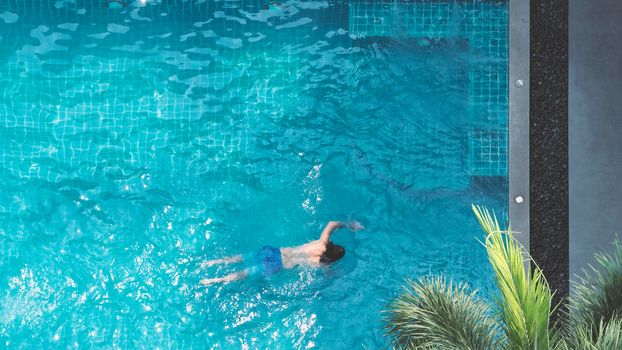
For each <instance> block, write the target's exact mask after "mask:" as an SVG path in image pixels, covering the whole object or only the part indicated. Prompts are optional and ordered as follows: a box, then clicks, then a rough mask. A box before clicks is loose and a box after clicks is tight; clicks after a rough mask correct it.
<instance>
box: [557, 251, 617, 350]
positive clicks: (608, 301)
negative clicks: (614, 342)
mask: <svg viewBox="0 0 622 350" xmlns="http://www.w3.org/2000/svg"><path fill="white" fill-rule="evenodd" d="M614 246H615V248H614V251H613V253H612V254H611V255H610V254H606V253H598V254H596V255H595V257H596V262H597V264H596V266H595V267H594V266H590V270H589V271H585V277H584V278H580V280H579V282H578V283H576V284H575V292H576V293H575V294H574V295H573V296H571V298H570V303H569V304H570V329H571V330H572V329H576V328H578V327H580V326H581V325H586V326H588V327H589V328H591V329H593V330H596V329H597V328H598V327H599V325H600V323H601V322H604V323H605V324H607V323H608V322H609V320H611V319H612V318H614V317H616V315H617V316H622V243H620V241H618V240H616V241H615V242H614ZM620 349H622V347H621V348H620Z"/></svg>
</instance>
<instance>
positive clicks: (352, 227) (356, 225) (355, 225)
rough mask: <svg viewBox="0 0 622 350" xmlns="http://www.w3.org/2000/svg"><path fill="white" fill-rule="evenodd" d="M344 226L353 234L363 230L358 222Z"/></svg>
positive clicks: (351, 222) (363, 227)
mask: <svg viewBox="0 0 622 350" xmlns="http://www.w3.org/2000/svg"><path fill="white" fill-rule="evenodd" d="M345 226H346V227H347V228H349V229H350V230H352V231H353V232H356V231H358V230H364V229H365V226H363V225H361V223H360V222H358V221H350V222H348V223H347V224H346V225H345Z"/></svg>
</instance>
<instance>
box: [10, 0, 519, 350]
mask: <svg viewBox="0 0 622 350" xmlns="http://www.w3.org/2000/svg"><path fill="white" fill-rule="evenodd" d="M378 3H379V2H378ZM417 4H419V5H417ZM430 4H432V3H430V2H420V3H419V2H409V3H408V4H407V5H404V6H401V5H400V6H397V5H391V6H388V5H387V6H388V7H387V6H385V5H382V4H380V5H377V4H376V3H375V2H373V1H367V2H356V3H349V2H346V1H336V2H332V1H331V2H326V1H284V2H282V3H272V4H271V5H267V4H265V3H264V2H260V1H227V0H223V1H209V0H208V1H168V2H167V1H153V0H147V1H145V2H143V1H127V3H126V4H125V7H124V6H120V5H119V4H114V6H106V5H105V2H104V1H94V0H93V1H71V0H66V1H60V0H59V1H56V2H54V1H50V2H49V4H46V5H41V2H40V1H34V0H24V1H8V0H0V251H1V252H2V255H1V256H0V348H3V347H6V348H13V349H32V348H35V349H36V348H45V349H48V348H62V349H66V348H69V349H88V348H93V349H110V348H120V349H133V348H142V349H156V348H160V349H177V348H179V349H240V348H242V349H305V348H318V349H355V348H363V347H367V348H369V349H374V348H380V347H382V346H384V345H385V344H386V342H385V339H384V338H383V331H382V322H381V317H382V316H381V313H380V311H381V310H382V309H383V307H384V306H385V305H386V304H387V302H388V300H389V299H390V298H391V297H393V296H395V295H396V293H398V292H399V288H400V284H401V282H402V281H403V279H405V278H414V277H417V276H420V275H423V274H428V273H435V274H436V273H444V274H447V275H452V276H454V278H455V279H456V280H460V281H467V282H469V283H470V284H471V285H473V286H474V287H475V288H479V289H481V290H482V292H483V295H488V294H489V293H491V292H492V291H493V285H492V281H491V271H490V270H489V269H488V268H487V266H486V255H485V251H484V250H483V248H482V247H481V245H480V243H479V242H478V241H477V239H481V237H482V235H481V232H480V231H479V228H478V226H477V224H476V222H475V220H474V218H473V215H472V214H471V211H470V205H471V203H479V204H483V205H487V206H490V207H492V208H496V209H497V210H498V211H499V213H500V214H501V217H505V215H504V214H505V211H506V206H507V200H508V195H507V165H506V162H505V159H507V154H506V153H507V145H506V143H507V91H506V88H505V86H506V75H507V28H506V27H507V4H505V3H499V4H497V3H485V4H482V3H481V2H479V1H460V2H451V3H446V2H439V4H441V5H438V6H436V7H434V6H431V5H430ZM443 4H445V5H447V4H450V5H447V6H445V5H443ZM363 5H365V6H363ZM367 5H369V6H367ZM418 6H419V7H418ZM422 6H423V7H422ZM425 6H428V7H425ZM354 19H356V21H357V22H356V23H355V22H353V21H354ZM387 23H392V24H393V25H394V26H393V27H391V28H392V29H391V31H390V32H389V31H387V29H386V28H380V27H374V26H381V25H384V24H387ZM398 24H399V25H398ZM395 28H398V29H395ZM399 28H403V30H401V29H399ZM474 135H476V137H475V136H474ZM348 219H356V220H359V221H361V222H362V223H363V224H364V225H365V226H366V230H365V231H361V232H357V233H356V234H353V233H351V232H348V231H343V232H337V233H336V234H335V236H334V240H335V241H336V242H337V243H339V244H342V245H343V246H345V247H346V249H347V254H346V256H345V258H344V259H343V260H341V261H339V262H338V263H337V264H335V265H334V266H331V267H329V268H322V269H318V270H311V269H303V268H301V269H294V270H291V271H283V272H281V273H280V274H278V275H276V276H273V277H272V278H270V279H267V280H265V279H261V278H252V279H249V280H246V281H242V282H239V283H232V284H229V285H225V286H214V287H210V288H208V289H206V288H204V287H201V286H199V285H198V281H199V280H200V279H201V278H204V277H206V276H220V275H223V274H226V273H229V272H232V271H234V270H235V267H236V266H224V267H212V268H209V269H206V270H202V269H200V267H199V264H200V263H201V262H202V261H204V260H205V259H213V258H219V257H223V256H226V255H232V254H238V253H249V252H253V251H254V250H255V249H257V248H259V247H261V246H263V245H274V246H293V245H298V244H302V243H305V242H306V241H309V240H311V239H315V238H317V237H318V236H319V234H320V232H321V229H322V227H323V225H324V224H326V222H327V221H329V220H348Z"/></svg>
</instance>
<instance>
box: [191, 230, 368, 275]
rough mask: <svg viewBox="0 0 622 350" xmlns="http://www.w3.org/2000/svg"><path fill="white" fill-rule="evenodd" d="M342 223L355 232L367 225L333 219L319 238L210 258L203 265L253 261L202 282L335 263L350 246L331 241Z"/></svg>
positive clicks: (272, 273)
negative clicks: (290, 244) (224, 274)
mask: <svg viewBox="0 0 622 350" xmlns="http://www.w3.org/2000/svg"><path fill="white" fill-rule="evenodd" d="M342 227H347V228H349V229H350V230H352V231H353V232H356V231H358V230H362V229H364V227H363V225H361V224H360V223H359V222H356V221H352V222H349V223H343V222H339V221H330V222H329V223H328V224H327V225H326V227H324V230H323V231H322V235H321V236H320V238H319V239H317V240H315V241H311V242H309V243H306V244H303V245H300V246H297V247H291V248H280V249H279V248H275V247H271V246H264V247H262V248H261V249H259V250H258V251H257V252H256V253H255V254H253V255H251V256H246V257H244V256H242V255H236V256H231V257H226V258H222V259H216V260H210V261H206V262H204V263H203V264H201V267H203V268H205V267H208V266H213V265H217V264H231V263H238V262H243V261H246V262H247V263H250V264H251V266H249V267H248V268H246V269H244V270H242V271H239V272H234V273H232V274H229V275H227V276H224V277H218V278H206V279H202V280H201V282H200V283H201V284H202V285H204V286H209V285H210V284H214V283H229V282H232V281H236V280H239V279H242V278H245V277H247V276H248V275H251V274H260V275H263V276H264V277H268V276H271V275H274V274H275V273H277V272H279V271H281V270H282V269H291V268H292V267H294V266H297V265H305V266H313V267H319V266H323V265H328V264H331V263H334V262H335V261H337V260H339V259H341V258H342V257H343V256H344V254H345V253H346V250H345V248H344V247H342V246H340V245H337V244H334V243H333V242H331V241H330V236H331V235H332V234H333V232H334V231H335V230H336V229H338V228H342ZM247 260H250V261H247Z"/></svg>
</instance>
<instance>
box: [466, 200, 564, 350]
mask: <svg viewBox="0 0 622 350" xmlns="http://www.w3.org/2000/svg"><path fill="white" fill-rule="evenodd" d="M473 211H474V212H475V216H476V217H477V220H478V221H479V223H480V225H481V226H482V229H483V230H484V232H485V233H486V240H485V241H484V245H485V247H486V250H487V252H488V259H489V261H490V263H491V265H492V268H493V270H494V273H495V282H496V284H497V287H498V288H499V292H500V294H501V296H500V300H499V301H498V304H499V308H500V312H501V315H500V317H501V319H502V320H503V322H504V331H505V334H506V336H507V339H508V347H509V348H510V349H520V350H523V349H549V346H550V345H551V335H550V331H549V319H550V316H551V312H552V308H551V302H552V299H553V293H552V292H551V290H550V289H549V286H548V283H547V282H546V279H545V278H544V275H543V274H542V271H541V270H540V269H539V268H538V267H536V268H534V269H533V270H532V269H529V268H527V269H525V265H524V260H523V259H524V256H528V255H527V254H523V253H524V252H523V249H522V247H521V245H520V244H519V243H518V242H517V241H516V240H515V239H514V237H513V235H512V231H511V230H509V229H508V231H502V230H501V228H500V227H499V222H498V221H497V218H496V216H495V215H494V213H493V214H492V215H491V214H490V212H489V211H488V210H487V209H483V208H481V207H479V206H475V205H474V206H473Z"/></svg>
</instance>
